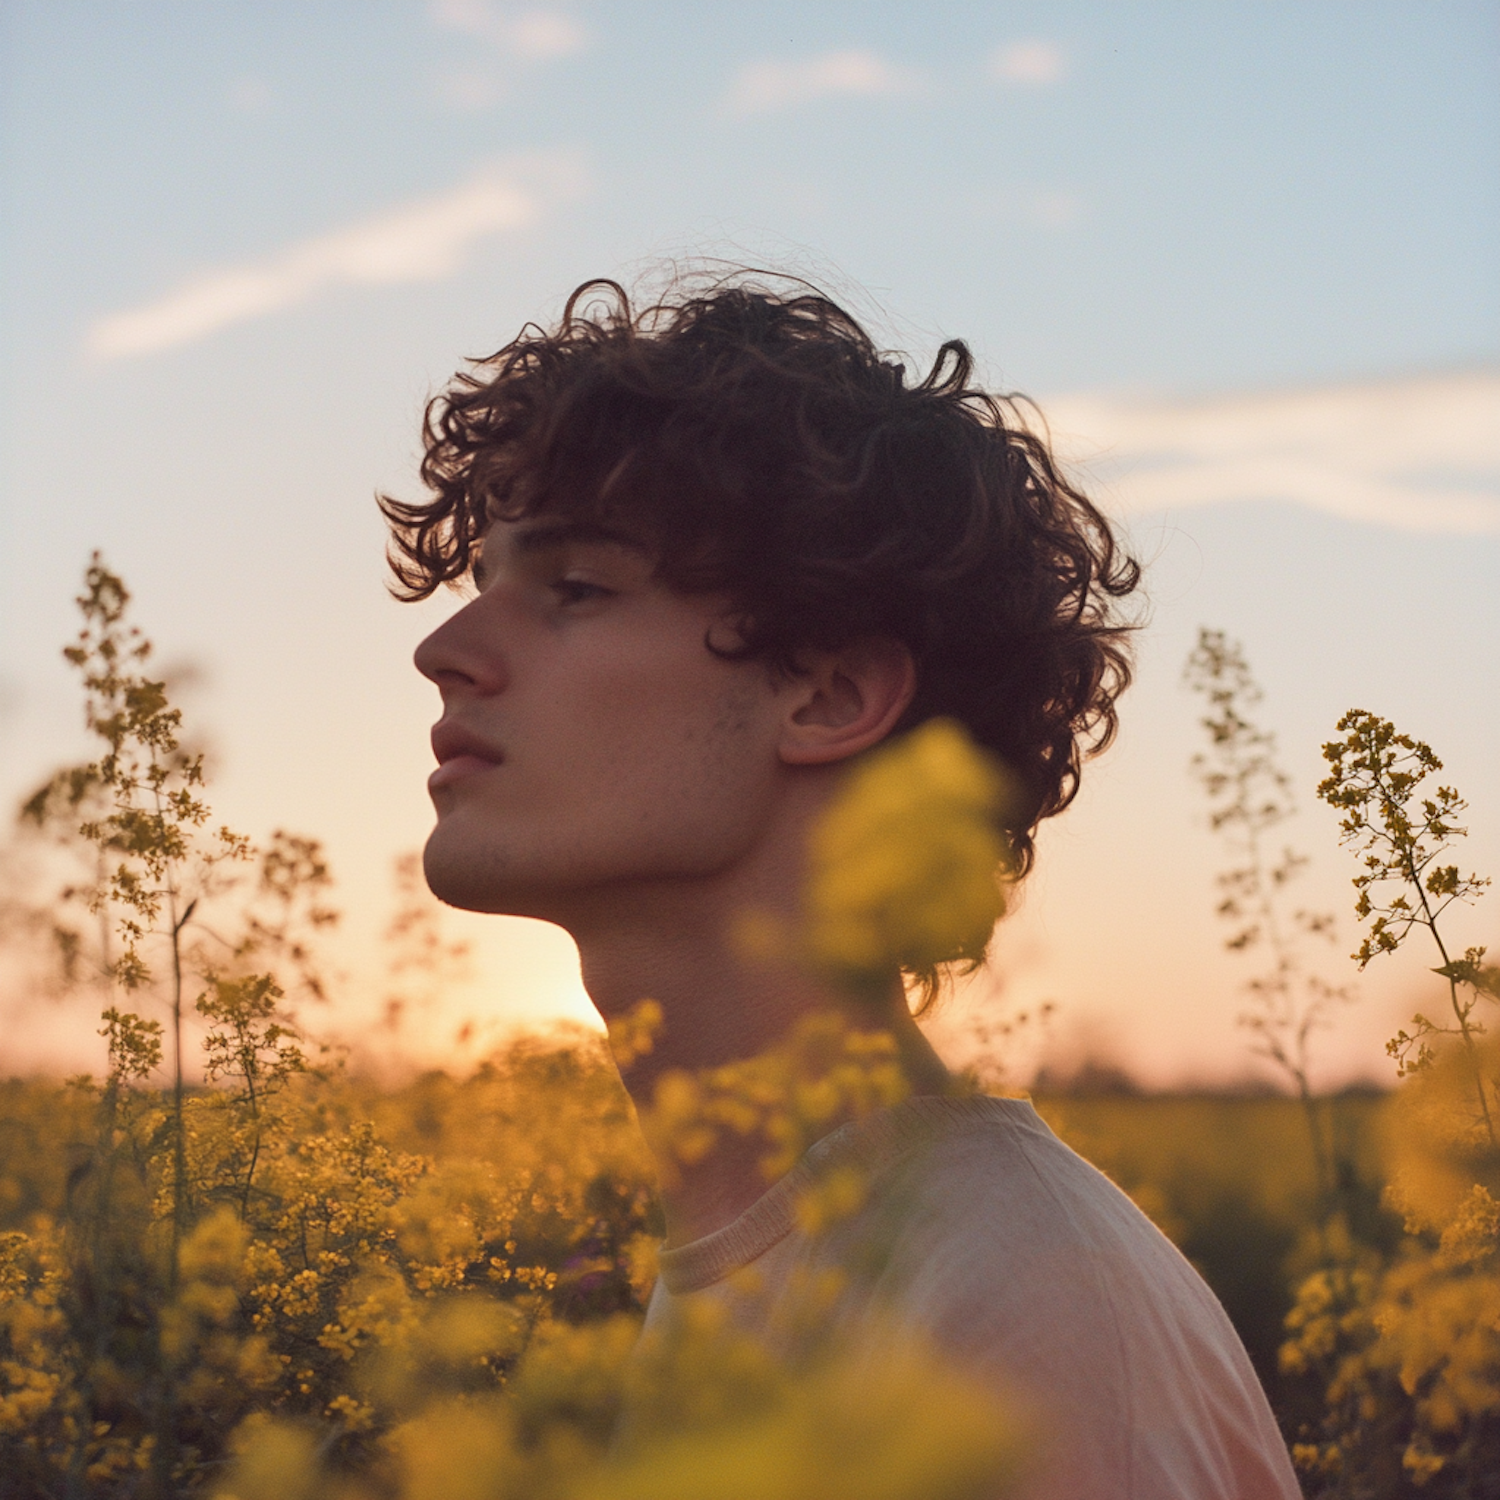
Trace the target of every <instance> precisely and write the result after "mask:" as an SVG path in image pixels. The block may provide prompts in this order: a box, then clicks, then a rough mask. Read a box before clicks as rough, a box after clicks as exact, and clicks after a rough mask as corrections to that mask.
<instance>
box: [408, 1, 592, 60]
mask: <svg viewBox="0 0 1500 1500" xmlns="http://www.w3.org/2000/svg"><path fill="white" fill-rule="evenodd" d="M428 13H429V14H430V15H431V17H432V19H433V21H434V22H435V23H436V24H437V25H438V26H441V27H442V28H443V29H444V30H446V31H457V32H460V33H461V34H463V35H464V36H472V37H477V38H478V39H479V40H480V41H484V42H488V43H489V44H490V45H491V46H492V47H494V48H495V49H496V50H497V51H500V52H502V53H504V54H506V55H507V56H509V57H514V58H518V59H520V60H522V61H525V62H545V61H547V60H548V59H550V58H554V57H567V56H569V55H570V54H571V53H574V52H577V51H579V50H580V49H581V48H583V47H585V46H587V45H588V41H589V32H588V28H587V27H586V26H584V24H583V23H582V22H581V21H579V20H577V19H576V18H575V17H573V16H570V15H568V14H567V12H565V11H561V10H540V9H529V10H517V9H514V8H512V7H509V6H500V5H494V4H491V3H490V0H431V4H430V5H429V6H428Z"/></svg>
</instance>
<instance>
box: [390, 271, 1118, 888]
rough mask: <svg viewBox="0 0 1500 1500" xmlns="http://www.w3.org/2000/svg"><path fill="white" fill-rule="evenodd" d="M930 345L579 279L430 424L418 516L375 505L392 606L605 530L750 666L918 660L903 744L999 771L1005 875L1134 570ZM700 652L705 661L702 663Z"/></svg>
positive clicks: (816, 305)
mask: <svg viewBox="0 0 1500 1500" xmlns="http://www.w3.org/2000/svg"><path fill="white" fill-rule="evenodd" d="M973 373H974V360H973V356H972V355H971V354H970V352H969V349H968V346H967V345H966V344H964V343H963V342H962V341H961V340H958V339H951V340H949V341H948V342H947V343H945V344H944V345H943V346H942V348H941V349H940V350H939V351H938V355H937V358H936V360H935V361H934V363H933V366H932V369H931V370H930V371H929V372H928V374H927V375H926V376H925V377H924V378H923V379H921V380H919V381H916V382H915V383H909V382H908V380H907V377H906V371H905V368H904V367H903V366H902V365H901V364H899V363H897V362H895V360H894V359H893V358H892V357H891V356H889V355H885V354H882V352H881V351H880V350H879V349H878V348H877V347H876V346H875V344H874V342H873V341H872V340H871V338H870V336H869V334H868V333H866V331H865V330H864V329H863V328H862V327H861V326H860V324H859V323H858V322H857V321H856V320H855V319H854V318H853V317H852V316H851V315H850V314H849V313H848V312H846V311H844V309H842V308H841V307H839V306H838V305H837V304H836V303H834V302H833V301H831V300H830V299H829V298H827V297H825V296H823V295H821V294H820V293H818V292H817V291H816V290H814V289H811V288H809V287H807V286H806V285H805V284H799V285H798V286H796V287H794V288H792V289H791V290H789V291H787V292H785V293H783V292H778V291H776V290H773V289H767V287H766V286H765V285H763V284H761V283H760V282H758V281H756V280H754V279H753V273H741V274H739V275H737V276H735V277H732V278H728V279H725V280H722V281H719V282H717V283H715V284H714V285H712V286H709V287H707V288H705V289H703V290H701V291H697V292H693V291H691V290H686V291H683V292H681V293H680V294H679V295H678V296H676V297H675V298H669V299H667V300H663V301H658V302H656V303H654V304H653V305H652V306H649V307H646V308H644V309H643V310H640V311H633V310H632V308H631V305H630V300H629V298H628V296H627V295H626V293H625V291H624V290H623V289H622V288H621V287H620V286H619V285H618V284H617V283H615V282H613V281H606V280H599V281H590V282H586V283H584V285H582V286H580V287H579V288H578V289H577V290H576V291H575V292H574V293H573V295H572V296H571V297H570V298H569V299H568V303H567V306H566V308H565V309H564V311H563V315H562V319H561V321H560V322H559V324H558V326H557V328H556V329H555V330H547V329H543V328H540V327H538V326H537V325H535V324H530V325H528V326H527V327H526V328H524V329H523V330H522V331H521V333H520V334H519V335H518V336H517V337H516V338H515V339H514V340H513V341H512V342H510V343H509V344H507V345H506V346H505V347H504V348H503V349H501V350H500V351H499V352H498V353H497V354H494V355H492V356H491V357H490V358H488V359H483V360H479V361H476V362H475V363H474V364H473V365H472V367H471V368H470V369H468V370H466V371H463V372H461V373H460V374H459V375H457V376H456V377H455V379H454V381H453V383H452V385H451V386H450V387H449V388H448V390H446V391H444V392H443V393H442V394H441V395H439V396H437V397H435V398H434V399H433V400H432V401H431V402H430V404H429V405H428V408H427V415H426V421H425V424H424V429H423V431H424V440H425V447H426V456H425V458H424V460H423V463H422V478H423V480H424V481H425V482H426V484H427V486H428V487H429V489H430V490H431V492H432V498H431V499H430V500H428V501H426V502H425V503H419V504H414V505H413V504H405V503H403V502H401V501H398V500H394V499H392V498H390V497H388V496H382V497H381V500H380V506H381V510H382V511H383V513H384V515H385V517H386V519H387V521H388V522H389V523H390V525H391V529H392V533H393V543H392V547H391V552H390V563H391V568H392V570H393V572H394V574H395V577H396V586H395V592H396V593H397V594H398V596H400V597H402V598H406V599H422V598H425V597H427V596H428V595H429V594H431V593H432V592H433V591H434V590H435V589H437V588H438V586H439V585H440V584H443V583H451V582H459V581H461V580H463V579H464V578H466V577H467V576H468V575H469V573H470V571H471V569H472V566H473V563H474V561H475V559H476V557H477V553H478V549H479V546H480V544H481V542H482V540H483V537H484V534H485V532H486V530H487V529H488V528H489V526H490V525H491V524H493V523H494V522H495V521H496V520H501V519H504V520H517V519H520V518H523V517H532V516H537V515H541V514H544V513H545V514H549V515H554V514H566V515H568V516H570V517H572V518H578V519H586V520H590V521H598V522H601V523H605V524H613V525H615V526H616V527H619V526H626V527H628V528H629V529H630V531H631V533H632V534H634V535H637V536H641V537H642V539H643V540H644V541H646V543H647V544H648V545H649V546H650V547H651V548H652V549H653V551H654V553H655V555H656V557H657V559H658V571H659V576H660V577H661V578H662V579H663V580H664V581H665V582H666V583H667V584H668V585H669V586H671V587H674V588H677V589H680V590H682V591H684V592H722V593H725V594H727V595H728V596H729V597H731V598H732V599H733V600H734V601H735V602H736V604H737V605H738V606H739V607H740V608H741V609H742V610H743V619H744V624H743V638H744V642H745V645H744V653H745V654H746V655H750V656H755V657H759V658H763V659H765V660H767V661H768V662H770V663H772V664H773V665H774V666H775V667H777V668H778V669H780V670H783V671H788V672H795V671H796V670H797V657H798V652H799V650H802V649H806V648H810V647H812V648H816V647H829V648H836V647H838V646H841V645H845V644H847V643H848V642H850V641H852V640H855V639H858V638H860V637H862V636H868V635H890V636H895V637H897V638H899V639H900V640H902V641H904V642H905V643H906V645H907V646H908V647H909V648H910V650H911V651H912V653H913V655H914V657H915V659H916V663H917V672H918V688H917V693H916V697H915V699H914V700H913V702H912V704H911V706H910V708H909V710H908V711H907V713H906V715H905V717H904V719H903V722H902V726H901V727H902V728H911V727H913V726H914V725H916V724H919V723H921V722H923V721H925V720H927V719H931V718H934V717H937V716H945V717H951V718H953V719H956V720H958V721H959V722H960V723H962V724H963V725H964V726H965V727H966V728H967V729H968V731H969V732H970V733H971V734H972V735H973V737H974V738H975V739H976V740H977V741H978V742H979V743H980V744H982V745H984V746H986V747H988V748H989V749H990V750H992V751H993V752H994V753H995V754H996V755H998V756H999V757H1000V759H1001V760H1002V761H1003V762H1004V763H1005V765H1006V766H1007V767H1008V769H1009V771H1010V772H1011V775H1012V778H1013V779H1014V782H1015V783H1016V792H1017V795H1016V796H1015V798H1014V805H1013V807H1012V810H1011V813H1010V815H1009V817H1008V818H1007V821H1008V823H1009V824H1010V827H1009V828H1008V830H1007V831H1008V832H1009V834H1010V837H1011V841H1012V847H1013V851H1014V873H1015V874H1017V875H1020V874H1024V873H1025V871H1026V870H1027V869H1028V868H1029V867H1030V865H1031V862H1032V859H1033V857H1034V848H1033V834H1034V832H1035V830H1036V826H1037V824H1038V823H1039V822H1040V821H1041V819H1043V818H1046V817H1050V816H1051V815H1053V814H1054V813H1057V812H1060V811H1061V810H1062V809H1063V808H1064V807H1066V806H1067V804H1068V803H1069V802H1070V801H1071V800H1072V799H1073V797H1074V795H1075V794H1076V793H1077V790H1078V780H1079V772H1080V768H1081V764H1082V761H1083V758H1084V756H1085V755H1087V754H1090V753H1093V752H1095V751H1098V750H1100V749H1102V748H1103V747H1104V746H1105V745H1106V744H1107V743H1108V742H1109V740H1110V739H1111V738H1112V737H1113V735H1114V732H1115V727H1116V712H1115V700H1116V698H1117V697H1118V695H1119V694H1120V692H1121V691H1122V690H1123V689H1124V688H1125V686H1126V685H1127V683H1128V682H1129V680H1130V659H1129V654H1128V650H1127V637H1128V632H1129V631H1130V629H1131V628H1132V626H1131V625H1130V624H1129V623H1128V622H1126V621H1125V620H1124V619H1123V618H1122V617H1121V612H1120V608H1119V601H1120V600H1122V599H1123V598H1124V597H1125V596H1126V595H1128V594H1130V593H1131V592H1132V591H1133V590H1134V589H1135V588H1136V587H1137V585H1138V584H1139V581H1140V568H1139V566H1138V565H1137V564H1136V562H1135V561H1134V560H1133V559H1132V558H1131V557H1129V556H1128V555H1127V554H1126V553H1125V552H1124V551H1123V550H1122V549H1121V547H1120V544H1119V542H1118V541H1117V539H1116V538H1115V536H1114V534H1113V533H1112V531H1111V529H1110V526H1109V523H1108V521H1106V519H1105V518H1104V517H1103V516H1102V515H1101V514H1100V512H1099V511H1098V510H1097V509H1096V508H1095V506H1094V505H1093V504H1092V502H1091V501H1089V500H1088V498H1087V497H1086V496H1084V495H1083V494H1081V493H1080V492H1079V491H1078V490H1077V489H1075V488H1074V487H1073V486H1072V485H1071V484H1069V483H1068V481H1067V480H1066V479H1065V478H1064V477H1063V475H1062V473H1061V471H1060V469H1059V467H1058V464H1057V462H1056V460H1055V459H1054V458H1053V456H1052V454H1051V452H1050V450H1049V447H1048V445H1047V443H1046V441H1045V440H1044V439H1043V438H1042V437H1040V436H1038V435H1037V434H1036V432H1034V431H1033V430H1031V428H1030V427H1028V426H1027V425H1026V423H1025V421H1024V419H1023V417H1022V413H1021V402H1020V398H1016V397H1013V396H1006V395H995V394H991V393H989V392H986V391H983V390H980V389H978V388H976V387H975V386H974V384H973V383H972V379H973ZM710 649H712V648H710Z"/></svg>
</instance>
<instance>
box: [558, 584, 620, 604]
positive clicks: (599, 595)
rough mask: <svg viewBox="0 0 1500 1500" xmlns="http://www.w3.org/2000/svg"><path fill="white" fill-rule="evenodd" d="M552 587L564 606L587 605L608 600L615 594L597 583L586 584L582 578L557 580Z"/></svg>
mask: <svg viewBox="0 0 1500 1500" xmlns="http://www.w3.org/2000/svg"><path fill="white" fill-rule="evenodd" d="M551 587H552V592H553V593H554V594H556V595H557V597H558V599H559V600H560V601H561V602H562V603H563V604H587V603H589V602H590V601H591V600H594V599H608V598H609V597H610V595H611V594H612V593H613V592H614V591H613V590H612V589H607V588H603V587H602V586H601V585H599V584H597V583H586V582H585V581H584V580H583V579H582V578H556V579H554V580H553V581H552V585H551Z"/></svg>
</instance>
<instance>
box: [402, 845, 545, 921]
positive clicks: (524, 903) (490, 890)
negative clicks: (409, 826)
mask: <svg viewBox="0 0 1500 1500" xmlns="http://www.w3.org/2000/svg"><path fill="white" fill-rule="evenodd" d="M422 873H423V875H425V876H426V879H427V888H428V890H430V891H431V892H432V894H433V895H434V896H436V897H437V898H438V900H439V901H441V902H443V903H444V905H446V906H453V907H457V908H458V909H459V910H460V911H477V912H484V913H485V914H486V915H488V916H500V917H541V918H543V919H544V920H549V921H552V920H556V918H555V917H554V916H552V914H551V913H552V908H553V907H555V905H556V902H555V901H549V900H548V899H547V896H546V892H545V891H544V890H541V889H539V888H538V882H536V881H535V880H529V879H517V876H516V872H515V871H514V870H508V869H506V868H504V862H503V861H502V859H501V858H500V857H499V856H498V855H497V853H496V851H495V849H494V848H493V847H480V848H475V847H473V845H472V843H471V841H470V840H468V839H465V838H462V837H455V836H454V835H453V834H452V833H451V832H448V831H445V829H444V827H443V825H442V823H439V824H438V826H437V827H436V828H434V829H433V830H432V833H431V835H430V836H429V837H428V840H427V846H426V848H424V849H423V851H422Z"/></svg>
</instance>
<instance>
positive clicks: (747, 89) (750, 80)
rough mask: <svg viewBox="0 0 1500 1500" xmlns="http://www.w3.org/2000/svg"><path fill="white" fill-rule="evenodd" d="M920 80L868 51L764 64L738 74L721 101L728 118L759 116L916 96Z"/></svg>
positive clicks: (922, 84)
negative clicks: (817, 104) (820, 104)
mask: <svg viewBox="0 0 1500 1500" xmlns="http://www.w3.org/2000/svg"><path fill="white" fill-rule="evenodd" d="M925 84H926V79H925V77H924V76H923V75H922V74H921V73H919V72H917V71H915V70H914V69H911V68H904V67H900V66H898V65H897V64H896V63H892V62H888V61H886V59H885V58H883V57H881V56H880V54H879V53H877V52H872V51H870V50H869V49H868V48H852V49H849V50H847V51H843V52H825V53H823V54H821V55H820V56H818V57H796V58H780V59H766V60H763V61H761V62H752V63H746V64H745V66H744V67H743V68H741V69H740V71H739V74H738V76H737V77H736V78H735V81H734V83H733V85H732V86H731V88H730V90H729V95H728V97H727V98H726V99H725V101H724V107H725V110H726V112H727V113H729V114H732V115H750V114H764V113H766V112H768V111H771V110H778V109H788V108H790V107H792V106H794V105H798V104H808V103H811V102H812V101H813V100H816V99H832V98H840V97H844V98H849V97H864V98H872V97H878V96H881V95H885V96H890V95H899V94H912V93H919V92H920V91H921V90H922V89H923V88H924V87H925Z"/></svg>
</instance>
